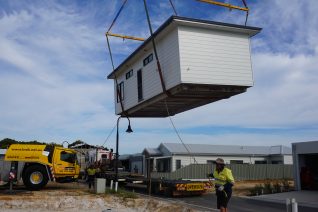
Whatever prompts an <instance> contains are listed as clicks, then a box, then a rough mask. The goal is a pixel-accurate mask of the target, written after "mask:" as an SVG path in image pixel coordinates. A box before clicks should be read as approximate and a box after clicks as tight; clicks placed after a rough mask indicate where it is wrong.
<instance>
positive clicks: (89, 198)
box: [0, 183, 195, 212]
mask: <svg viewBox="0 0 318 212" xmlns="http://www.w3.org/2000/svg"><path fill="white" fill-rule="evenodd" d="M0 211H10V212H18V211H19V212H20V211H21V212H22V211H23V212H38V211H41V212H42V211H43V212H46V211H64V212H71V211H78V212H79V211H90V212H91V211H93V212H95V211H96V212H97V211H98V212H106V211H118V212H124V211H127V212H130V211H131V212H134V211H152V212H169V211H171V212H194V211H195V210H192V209H189V208H186V207H184V206H182V205H180V204H172V203H169V202H166V201H159V200H155V199H152V198H148V197H140V196H139V197H137V198H125V199H124V198H122V197H118V196H116V195H114V194H103V195H96V194H94V193H93V192H92V190H88V188H87V186H86V185H83V184H79V183H67V184H54V183H50V184H49V185H47V186H46V188H45V189H43V190H41V191H26V190H24V189H21V188H18V189H17V190H16V191H15V192H14V193H13V194H9V193H8V191H7V190H4V189H1V190H0Z"/></svg>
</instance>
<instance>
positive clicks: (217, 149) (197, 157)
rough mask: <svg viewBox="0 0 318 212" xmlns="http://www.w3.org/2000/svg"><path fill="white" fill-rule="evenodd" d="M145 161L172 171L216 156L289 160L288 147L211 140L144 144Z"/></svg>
mask: <svg viewBox="0 0 318 212" xmlns="http://www.w3.org/2000/svg"><path fill="white" fill-rule="evenodd" d="M142 154H143V155H144V157H145V162H146V161H147V160H150V161H151V166H152V167H153V168H152V170H156V171H157V172H173V171H175V170H177V169H180V168H182V167H185V166H187V165H190V164H195V163H198V164H207V163H214V162H215V160H216V159H217V158H219V157H221V158H223V159H224V161H225V163H226V164H292V163H293V160H292V150H291V148H290V147H286V146H282V145H278V146H239V145H237V146H236V145H210V144H185V145H183V144H181V143H161V144H160V145H159V146H158V147H157V148H145V149H144V151H143V153H142Z"/></svg>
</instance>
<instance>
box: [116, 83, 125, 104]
mask: <svg viewBox="0 0 318 212" xmlns="http://www.w3.org/2000/svg"><path fill="white" fill-rule="evenodd" d="M118 90H119V92H120V98H121V99H119V94H118ZM116 97H117V103H119V102H121V101H124V81H122V82H120V83H119V84H118V85H117V89H116Z"/></svg>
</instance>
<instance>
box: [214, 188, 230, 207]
mask: <svg viewBox="0 0 318 212" xmlns="http://www.w3.org/2000/svg"><path fill="white" fill-rule="evenodd" d="M231 196H232V190H230V191H229V190H228V191H225V190H223V191H219V190H217V189H216V197H217V209H220V208H221V207H223V208H227V204H228V203H229V201H230V198H231Z"/></svg>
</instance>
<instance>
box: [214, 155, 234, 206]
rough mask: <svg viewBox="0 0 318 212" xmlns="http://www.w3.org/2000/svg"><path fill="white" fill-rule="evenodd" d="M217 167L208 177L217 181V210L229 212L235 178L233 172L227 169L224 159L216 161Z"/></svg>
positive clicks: (215, 183) (215, 182)
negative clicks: (228, 205) (228, 206)
mask: <svg viewBox="0 0 318 212" xmlns="http://www.w3.org/2000/svg"><path fill="white" fill-rule="evenodd" d="M215 166H216V167H215V169H214V172H213V174H209V175H208V177H212V178H214V180H215V181H214V185H215V191H216V197H217V208H218V209H220V211H221V212H228V209H227V204H228V203H229V200H230V198H231V196H232V186H233V185H234V177H233V175H232V171H231V170H230V169H228V168H225V163H224V160H223V159H222V158H218V159H216V161H215Z"/></svg>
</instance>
